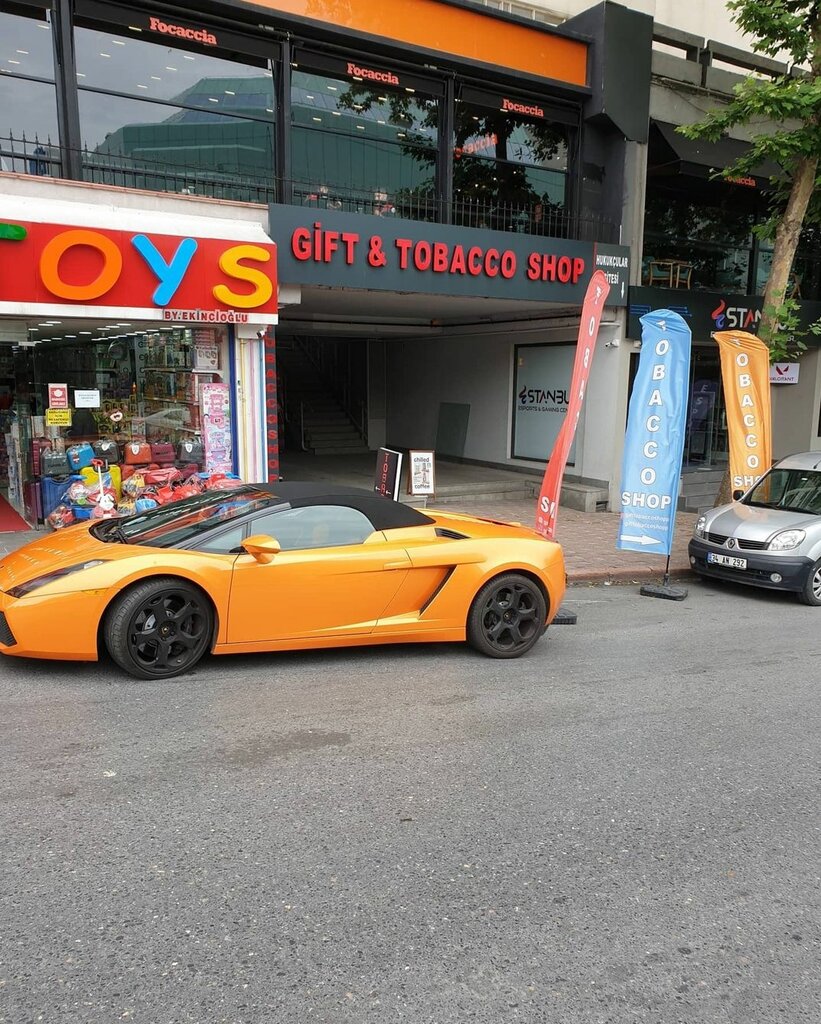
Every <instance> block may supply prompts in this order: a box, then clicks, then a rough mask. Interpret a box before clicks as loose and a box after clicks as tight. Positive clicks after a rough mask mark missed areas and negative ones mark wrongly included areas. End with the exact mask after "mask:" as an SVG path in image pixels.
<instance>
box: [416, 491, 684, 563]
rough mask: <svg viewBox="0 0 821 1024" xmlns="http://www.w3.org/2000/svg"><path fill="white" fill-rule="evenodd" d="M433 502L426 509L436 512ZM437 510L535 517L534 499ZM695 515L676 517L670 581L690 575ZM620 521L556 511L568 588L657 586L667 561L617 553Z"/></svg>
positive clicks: (480, 501)
mask: <svg viewBox="0 0 821 1024" xmlns="http://www.w3.org/2000/svg"><path fill="white" fill-rule="evenodd" d="M435 504H436V503H435V501H434V502H432V503H431V507H432V508H433V507H435ZM442 511H443V512H445V511H453V512H457V511H458V512H469V513H470V514H471V515H476V516H489V517H492V518H498V519H506V520H511V521H514V522H519V523H521V524H522V525H523V526H531V527H532V526H533V524H534V521H535V518H536V499H535V498H519V499H515V500H504V499H498V500H497V499H494V498H477V499H472V498H470V497H467V496H466V497H464V498H460V499H458V500H454V501H453V502H448V503H447V504H446V505H443V506H442ZM696 519H698V516H697V515H696V514H695V513H693V512H679V513H678V514H677V515H676V531H675V534H674V536H673V551H672V554H671V556H670V574H671V576H682V575H685V574H687V573H688V572H689V570H690V563H689V560H688V558H687V544H688V542H689V540H690V537H691V536H692V533H693V526H694V525H695V522H696ZM618 527H619V517H618V515H617V514H615V513H612V512H577V511H576V510H575V509H572V508H561V507H560V508H559V515H558V517H557V520H556V540H557V541H559V543H560V544H561V545H562V548H563V549H564V558H565V563H566V565H567V577H568V580H569V582H571V583H605V582H610V581H612V582H622V583H629V582H632V581H634V580H635V581H636V582H641V583H644V582H646V581H648V580H651V581H657V580H660V579H661V577H662V576H663V575H664V567H665V564H666V561H667V559H666V557H665V556H663V555H651V554H649V553H639V552H634V551H618V550H617V549H616V535H617V533H618Z"/></svg>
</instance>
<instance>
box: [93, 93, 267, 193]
mask: <svg viewBox="0 0 821 1024" xmlns="http://www.w3.org/2000/svg"><path fill="white" fill-rule="evenodd" d="M80 123H81V125H82V126H83V132H84V151H83V174H84V177H85V179H86V180H87V181H94V182H102V183H106V184H114V185H125V186H130V187H134V188H146V189H155V190H158V191H171V192H186V193H188V194H193V195H208V196H213V197H214V198H217V199H238V200H248V201H255V200H256V201H265V200H266V198H270V197H271V196H270V195H269V193H271V190H272V188H273V133H274V126H273V124H265V123H263V122H261V121H251V120H247V119H245V118H239V117H228V116H226V115H224V114H218V113H215V112H211V111H208V110H186V109H182V108H179V107H172V106H167V105H166V104H163V103H141V102H140V101H139V100H131V99H124V98H123V97H120V96H110V95H105V94H102V93H93V92H82V91H81V92H80Z"/></svg>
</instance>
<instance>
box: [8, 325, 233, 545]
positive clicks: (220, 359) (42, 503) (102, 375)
mask: <svg viewBox="0 0 821 1024" xmlns="http://www.w3.org/2000/svg"><path fill="white" fill-rule="evenodd" d="M27 333H28V339H27V340H26V341H22V342H20V341H18V342H16V343H12V342H9V341H8V340H6V341H5V342H4V339H3V322H2V321H1V320H0V427H2V430H0V440H1V441H2V447H0V494H2V495H3V497H5V498H6V499H7V500H8V502H9V504H10V505H11V506H12V507H13V508H14V509H15V510H16V511H17V512H19V514H20V515H21V516H23V518H24V519H25V520H26V522H27V523H28V524H29V525H31V526H36V525H38V524H40V523H42V522H43V521H44V520H45V517H47V516H48V515H49V513H50V512H51V511H52V509H53V508H54V506H55V505H56V504H58V503H59V502H60V500H61V498H62V494H63V492H65V489H66V487H67V486H68V484H69V483H70V482H71V479H72V477H73V476H76V475H77V472H78V470H82V468H84V467H85V466H87V464H88V462H89V460H90V458H91V457H93V456H95V455H97V456H99V457H101V458H104V459H105V461H107V462H110V463H111V464H112V465H118V466H120V465H121V464H122V468H121V469H120V470H119V471H114V472H113V474H112V475H113V478H114V481H115V488H116V487H117V486H118V485H119V482H120V481H121V478H122V476H123V475H125V474H126V473H127V470H126V468H125V467H126V466H131V465H159V466H175V467H177V468H180V467H189V468H188V471H189V472H190V471H191V467H196V469H204V468H205V467H206V463H208V464H209V465H208V468H212V467H213V466H214V465H215V464H216V462H219V463H220V468H222V469H225V470H229V471H230V470H233V469H234V464H235V445H234V444H233V443H232V437H231V415H230V411H231V410H230V404H231V402H230V396H231V388H230V379H231V376H230V365H231V364H230V359H231V356H230V346H229V328H228V327H221V328H200V327H196V328H192V327H182V326H175V325H165V324H163V325H160V324H152V323H125V322H118V323H113V324H104V323H101V322H100V321H94V320H64V321H62V320H50V321H39V322H37V323H30V324H29V325H28V326H27ZM207 385H218V388H216V389H214V388H210V389H209V388H208V387H207ZM217 405H218V406H219V412H220V415H221V417H222V421H221V430H220V432H219V437H218V438H216V437H215V434H214V431H213V430H211V429H210V428H211V425H212V423H213V420H214V415H213V413H214V410H215V409H216V408H217ZM215 441H216V442H217V443H218V444H219V446H220V450H219V451H217V450H216V449H214V450H209V445H210V448H211V449H213V448H214V443H215ZM74 448H79V449H81V450H82V454H81V455H80V456H78V457H77V458H75V456H74V455H73V454H72V449H74ZM79 463H82V464H83V465H80V464H79Z"/></svg>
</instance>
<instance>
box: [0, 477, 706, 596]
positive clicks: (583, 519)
mask: <svg viewBox="0 0 821 1024" xmlns="http://www.w3.org/2000/svg"><path fill="white" fill-rule="evenodd" d="M434 505H435V502H434V503H432V507H433V506H434ZM441 508H442V511H443V512H448V511H449V512H468V513H470V514H471V515H477V516H488V517H489V518H493V519H505V520H509V521H512V522H519V523H522V525H524V526H533V522H534V519H535V516H536V499H535V498H516V499H505V498H492V497H479V496H476V497H473V496H467V495H466V496H464V497H462V498H459V499H457V500H454V501H453V502H448V503H447V504H443V505H442V506H441ZM696 518H697V516H696V515H695V514H693V513H685V512H680V513H679V514H678V516H677V517H676V532H675V536H674V538H673V553H672V556H671V558H670V573H671V575H675V576H681V575H683V574H685V573H687V572H688V571H689V563H688V560H687V542H688V541H689V539H690V536H691V535H692V532H693V524H694V523H695V521H696ZM618 525H619V517H618V516H617V515H615V514H613V513H611V512H577V511H576V510H575V509H572V508H560V509H559V516H558V521H557V529H556V539H557V540H558V541H559V542H560V543H561V545H562V548H563V549H564V558H565V563H566V565H567V576H568V580H569V581H570V582H571V583H606V582H611V581H612V582H622V583H629V582H632V581H636V582H645V581H647V580H652V581H658V580H660V579H661V577H662V575H663V574H664V566H665V562H666V559H665V558H664V557H663V556H662V555H651V554H639V553H638V552H632V551H617V550H616V532H617V530H618ZM50 532H51V531H48V530H40V531H39V532H34V531H31V530H28V531H25V532H20V533H2V534H0V559H2V558H3V557H4V555H5V554H6V553H7V552H9V551H15V550H16V549H17V548H20V547H22V546H23V545H24V544H28V542H29V541H32V540H35V539H36V538H38V537H44V536H47V535H48V534H49V533H50Z"/></svg>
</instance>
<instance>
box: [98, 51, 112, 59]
mask: <svg viewBox="0 0 821 1024" xmlns="http://www.w3.org/2000/svg"><path fill="white" fill-rule="evenodd" d="M100 56H101V57H109V58H110V57H111V54H110V53H103V51H102V50H100Z"/></svg>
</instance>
